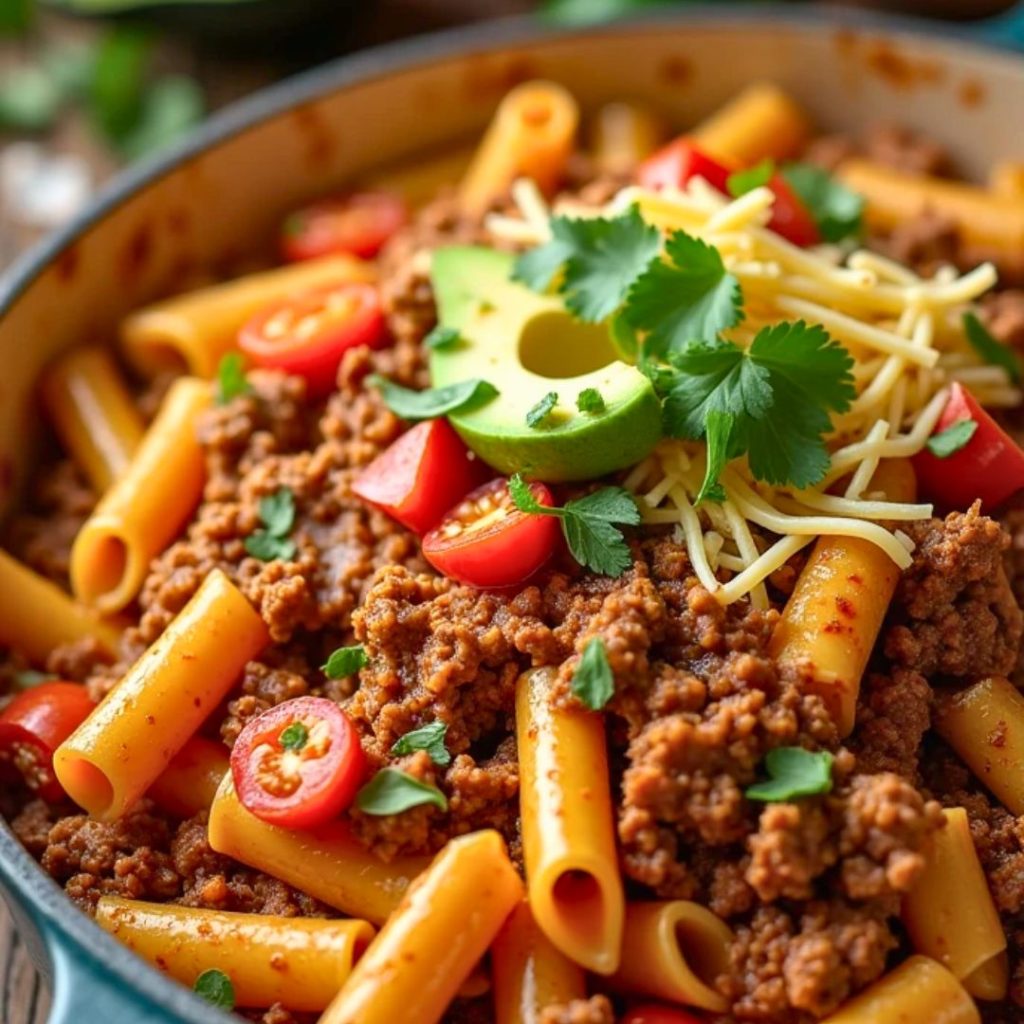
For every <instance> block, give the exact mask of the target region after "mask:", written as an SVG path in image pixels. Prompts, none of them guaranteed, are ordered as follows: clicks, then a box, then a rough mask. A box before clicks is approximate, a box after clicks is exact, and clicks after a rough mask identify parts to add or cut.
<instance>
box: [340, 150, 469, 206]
mask: <svg viewBox="0 0 1024 1024" xmlns="http://www.w3.org/2000/svg"><path fill="white" fill-rule="evenodd" d="M474 153H475V148H474V147H471V146H456V147H452V146H445V148H444V150H443V151H442V152H440V153H439V154H438V155H436V156H431V155H429V154H428V155H427V156H426V157H419V158H417V159H416V160H415V161H413V162H411V163H410V162H403V163H400V164H398V165H397V166H393V167H387V168H385V169H384V170H382V171H375V172H373V173H372V174H370V175H368V176H367V177H366V178H365V179H362V181H361V182H360V187H362V188H369V189H381V190H383V191H385V192H397V193H398V195H400V196H401V197H402V198H403V199H404V200H405V201H406V202H407V203H408V204H409V206H411V207H417V206H422V205H423V204H424V203H428V202H430V201H431V200H432V199H435V198H436V197H437V194H438V192H440V191H441V190H442V189H444V188H446V187H449V186H450V185H451V183H452V182H453V181H459V180H460V179H461V178H462V176H463V175H464V174H465V173H466V169H467V168H468V167H469V164H470V161H471V160H472V159H473V155H474Z"/></svg>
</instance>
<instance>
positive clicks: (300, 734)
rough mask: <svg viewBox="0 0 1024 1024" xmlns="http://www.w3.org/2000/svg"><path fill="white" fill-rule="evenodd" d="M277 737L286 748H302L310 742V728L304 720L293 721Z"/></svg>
mask: <svg viewBox="0 0 1024 1024" xmlns="http://www.w3.org/2000/svg"><path fill="white" fill-rule="evenodd" d="M277 739H278V742H279V743H280V744H281V746H282V748H283V749H285V750H301V749H302V748H303V747H304V746H305V745H306V744H307V743H308V742H309V730H308V729H307V728H306V727H305V726H304V725H303V724H302V722H292V724H291V725H289V726H286V727H285V728H284V729H282V730H281V735H280V736H278V738H277Z"/></svg>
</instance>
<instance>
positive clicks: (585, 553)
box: [508, 473, 640, 576]
mask: <svg viewBox="0 0 1024 1024" xmlns="http://www.w3.org/2000/svg"><path fill="white" fill-rule="evenodd" d="M508 490H509V494H510V495H511V496H512V502H513V504H514V505H515V506H516V508H517V509H519V511H520V512H527V513H530V514H531V515H542V516H555V517H557V518H558V519H560V520H561V521H562V533H563V534H564V535H565V540H566V543H567V544H568V545H569V551H570V552H571V553H572V557H573V558H575V559H576V561H577V562H579V563H580V565H582V566H584V567H585V568H587V569H591V570H593V571H594V572H597V573H602V574H603V575H605V576H621V575H622V574H623V573H624V572H625V571H626V570H627V569H628V568H629V567H630V566H631V565H632V564H633V559H632V556H631V555H630V552H629V545H628V544H627V543H626V538H625V537H624V536H623V534H622V530H620V529H619V527H620V526H636V525H638V524H639V522H640V510H639V509H638V508H637V506H636V502H635V501H634V500H633V498H632V496H631V495H630V494H629V492H628V491H625V490H623V488H621V487H602V488H601V490H599V491H594V493H593V494H588V495H586V496H585V497H583V498H574V499H573V500H572V501H569V502H567V503H566V504H565V505H563V506H562V507H561V508H559V507H557V506H553V505H542V504H541V503H540V502H539V501H538V500H537V499H536V498H535V497H534V495H533V491H531V490H530V485H529V484H528V483H527V482H526V481H525V480H524V479H523V478H522V476H520V475H519V474H518V473H516V474H515V475H514V476H513V477H512V478H511V479H510V480H509V482H508Z"/></svg>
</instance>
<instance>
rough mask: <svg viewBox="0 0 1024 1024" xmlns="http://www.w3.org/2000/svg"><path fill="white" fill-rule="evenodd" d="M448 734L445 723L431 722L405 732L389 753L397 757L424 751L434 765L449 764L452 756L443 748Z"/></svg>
mask: <svg viewBox="0 0 1024 1024" xmlns="http://www.w3.org/2000/svg"><path fill="white" fill-rule="evenodd" d="M447 732H448V724H447V723H446V722H431V723H430V724H429V725H421V726H420V727H419V728H418V729H413V730H412V731H411V732H407V733H406V734H405V735H404V736H402V737H401V738H400V739H398V740H396V741H395V744H394V745H393V746H392V748H391V753H392V754H395V755H396V756H397V755H402V754H413V753H415V752H416V751H417V750H425V751H426V752H427V754H428V755H429V757H430V760H431V761H433V762H434V764H437V765H441V766H442V767H443V766H444V765H446V764H451V760H452V755H451V754H450V753H449V752H448V748H447V747H446V746H445V743H444V738H445V735H446V734H447Z"/></svg>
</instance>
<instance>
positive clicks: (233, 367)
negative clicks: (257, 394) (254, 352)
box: [217, 352, 252, 405]
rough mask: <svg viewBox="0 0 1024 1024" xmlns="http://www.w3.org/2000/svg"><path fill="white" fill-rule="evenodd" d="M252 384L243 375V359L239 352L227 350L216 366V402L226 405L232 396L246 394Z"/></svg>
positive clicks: (250, 389)
mask: <svg viewBox="0 0 1024 1024" xmlns="http://www.w3.org/2000/svg"><path fill="white" fill-rule="evenodd" d="M251 391H252V385H250V384H249V381H248V380H247V379H246V376H245V360H244V359H243V358H242V354H241V353H240V352H228V353H227V354H226V355H224V356H223V357H222V359H221V361H220V363H219V364H218V366H217V404H218V405H227V403H228V402H230V401H231V399H232V398H237V397H238V396H239V395H248V394H249V393H250V392H251Z"/></svg>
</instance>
